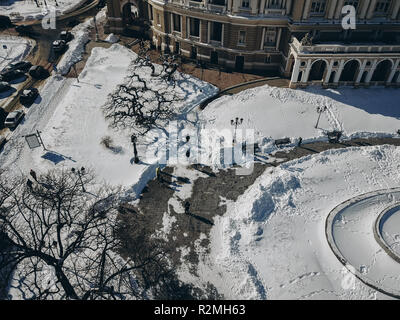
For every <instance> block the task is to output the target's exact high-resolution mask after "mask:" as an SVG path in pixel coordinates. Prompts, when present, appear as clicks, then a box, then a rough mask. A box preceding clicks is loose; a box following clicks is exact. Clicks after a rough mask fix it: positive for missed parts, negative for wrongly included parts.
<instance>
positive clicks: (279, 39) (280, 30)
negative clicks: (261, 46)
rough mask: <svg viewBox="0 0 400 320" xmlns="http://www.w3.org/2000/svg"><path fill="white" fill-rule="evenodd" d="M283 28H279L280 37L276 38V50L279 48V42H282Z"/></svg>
mask: <svg viewBox="0 0 400 320" xmlns="http://www.w3.org/2000/svg"><path fill="white" fill-rule="evenodd" d="M281 35H282V28H278V37H277V38H276V46H275V48H276V50H279V43H280V42H281Z"/></svg>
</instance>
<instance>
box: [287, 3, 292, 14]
mask: <svg viewBox="0 0 400 320" xmlns="http://www.w3.org/2000/svg"><path fill="white" fill-rule="evenodd" d="M291 9H292V0H287V1H286V14H289V12H290V10H291Z"/></svg>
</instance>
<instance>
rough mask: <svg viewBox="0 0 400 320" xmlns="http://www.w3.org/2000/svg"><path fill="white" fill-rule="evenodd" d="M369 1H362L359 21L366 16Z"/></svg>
mask: <svg viewBox="0 0 400 320" xmlns="http://www.w3.org/2000/svg"><path fill="white" fill-rule="evenodd" d="M370 1H371V0H364V1H363V2H362V3H363V7H362V8H361V12H360V19H365V16H366V14H367V10H368V6H369V3H370Z"/></svg>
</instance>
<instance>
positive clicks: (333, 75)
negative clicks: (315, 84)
mask: <svg viewBox="0 0 400 320" xmlns="http://www.w3.org/2000/svg"><path fill="white" fill-rule="evenodd" d="M335 77H336V71H332V72H331V75H330V77H329V81H328V83H334V82H335Z"/></svg>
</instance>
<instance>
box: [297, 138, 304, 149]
mask: <svg viewBox="0 0 400 320" xmlns="http://www.w3.org/2000/svg"><path fill="white" fill-rule="evenodd" d="M302 142H303V138H302V137H300V138H299V141H298V142H297V146H298V147H300V146H301V143H302Z"/></svg>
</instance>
